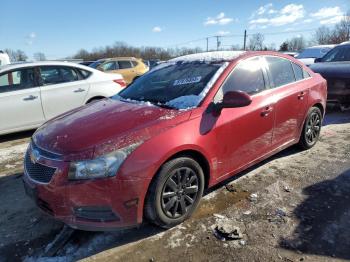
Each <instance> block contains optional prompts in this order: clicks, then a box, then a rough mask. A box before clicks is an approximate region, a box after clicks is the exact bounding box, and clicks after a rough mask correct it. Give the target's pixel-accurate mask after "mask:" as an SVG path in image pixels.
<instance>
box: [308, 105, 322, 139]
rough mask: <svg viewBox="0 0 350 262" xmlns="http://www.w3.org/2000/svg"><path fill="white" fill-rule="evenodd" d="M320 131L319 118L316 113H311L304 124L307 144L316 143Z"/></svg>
mask: <svg viewBox="0 0 350 262" xmlns="http://www.w3.org/2000/svg"><path fill="white" fill-rule="evenodd" d="M320 130H321V117H320V115H319V114H318V113H317V112H313V113H312V114H311V116H310V117H309V120H308V122H307V124H306V133H305V138H306V141H307V143H309V144H313V143H315V142H316V141H317V139H318V136H319V134H320Z"/></svg>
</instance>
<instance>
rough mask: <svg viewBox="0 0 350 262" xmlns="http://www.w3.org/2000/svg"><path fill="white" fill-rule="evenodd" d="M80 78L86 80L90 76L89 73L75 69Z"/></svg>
mask: <svg viewBox="0 0 350 262" xmlns="http://www.w3.org/2000/svg"><path fill="white" fill-rule="evenodd" d="M77 70H78V71H79V73H80V75H81V76H82V78H83V79H86V78H88V77H89V76H90V75H91V72H90V71H87V70H84V69H77Z"/></svg>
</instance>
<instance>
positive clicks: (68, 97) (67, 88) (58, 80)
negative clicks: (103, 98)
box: [40, 66, 90, 120]
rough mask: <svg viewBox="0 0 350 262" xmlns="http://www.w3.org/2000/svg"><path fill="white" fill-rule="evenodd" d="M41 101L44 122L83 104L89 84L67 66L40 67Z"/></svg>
mask: <svg viewBox="0 0 350 262" xmlns="http://www.w3.org/2000/svg"><path fill="white" fill-rule="evenodd" d="M40 77H41V99H42V104H43V110H44V115H45V118H46V120H48V119H51V118H53V117H55V116H57V115H59V114H61V113H64V112H66V111H69V110H71V109H74V108H76V107H79V106H81V105H83V104H84V102H85V98H86V96H87V94H88V91H89V88H90V86H89V83H88V82H87V81H86V80H84V79H83V77H82V76H81V75H80V73H79V72H78V71H77V70H76V69H74V68H73V67H68V66H41V67H40Z"/></svg>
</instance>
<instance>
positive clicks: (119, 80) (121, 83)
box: [113, 79, 126, 88]
mask: <svg viewBox="0 0 350 262" xmlns="http://www.w3.org/2000/svg"><path fill="white" fill-rule="evenodd" d="M113 82H114V83H117V84H118V85H120V87H122V88H124V87H126V83H125V81H124V79H116V80H113Z"/></svg>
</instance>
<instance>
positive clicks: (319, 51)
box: [297, 47, 332, 58]
mask: <svg viewBox="0 0 350 262" xmlns="http://www.w3.org/2000/svg"><path fill="white" fill-rule="evenodd" d="M331 49H332V48H330V47H322V48H307V49H304V50H303V51H302V52H301V53H300V54H299V55H298V56H297V58H321V57H323V56H324V55H325V54H327V52H328V51H329V50H331Z"/></svg>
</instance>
